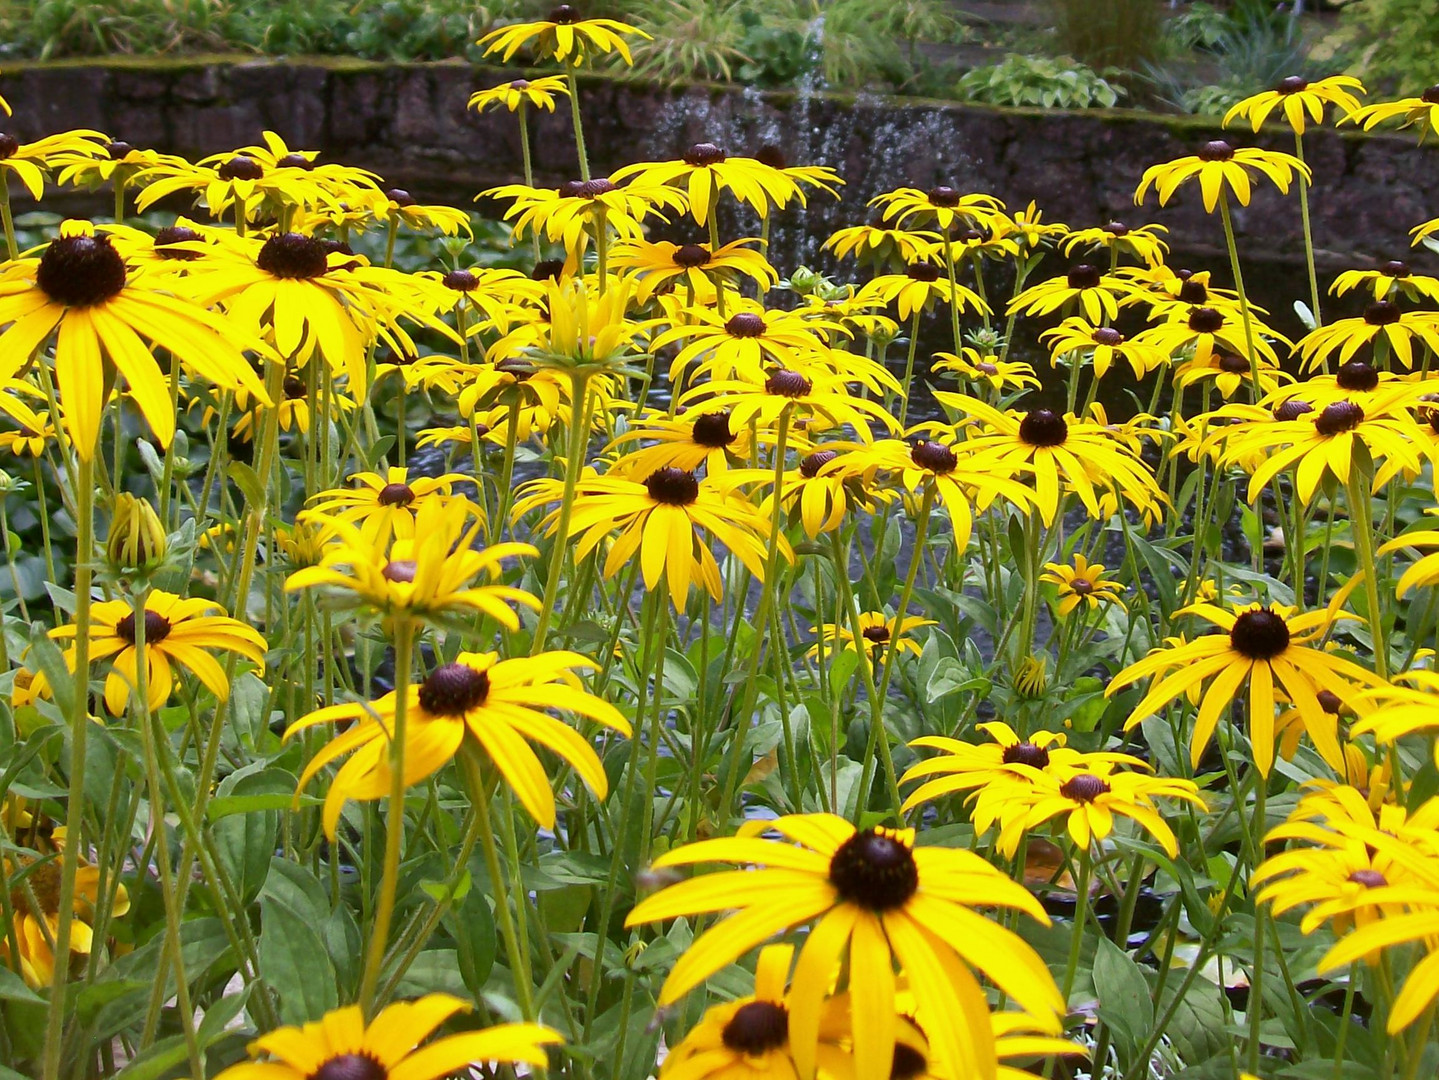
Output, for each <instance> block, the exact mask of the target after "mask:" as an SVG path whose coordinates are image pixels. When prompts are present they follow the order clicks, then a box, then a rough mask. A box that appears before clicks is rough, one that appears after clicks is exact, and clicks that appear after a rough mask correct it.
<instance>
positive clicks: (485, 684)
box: [285, 651, 630, 837]
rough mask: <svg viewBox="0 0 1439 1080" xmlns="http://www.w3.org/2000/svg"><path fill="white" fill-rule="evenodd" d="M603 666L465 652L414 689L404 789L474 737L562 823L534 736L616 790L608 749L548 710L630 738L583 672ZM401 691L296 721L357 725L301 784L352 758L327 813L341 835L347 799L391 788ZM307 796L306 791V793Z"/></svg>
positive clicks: (381, 794) (561, 655)
mask: <svg viewBox="0 0 1439 1080" xmlns="http://www.w3.org/2000/svg"><path fill="white" fill-rule="evenodd" d="M595 666H596V665H595V664H594V662H593V661H591V660H589V659H587V658H586V657H583V656H580V655H579V654H578V653H573V652H564V651H554V652H541V653H538V654H536V655H535V656H525V657H517V658H513V659H509V660H501V659H499V656H498V654H496V653H469V652H462V653H460V654H459V656H458V657H456V658H455V659H454V660H453V661H451V662H450V663H446V664H441V665H439V666H438V667H436V668H435V669H434V671H432V672H430V674H429V675H427V676H426V677H425V678H424V679H423V680H422V681H421V682H419V683H418V684H415V685H412V686H411V687H410V688H409V701H408V705H407V708H406V712H405V739H406V745H405V786H406V787H411V786H413V785H414V784H418V783H419V782H420V781H422V780H424V779H425V778H426V777H428V776H431V775H433V774H434V773H435V772H436V771H438V770H439V769H440V768H441V767H443V766H444V765H447V764H448V763H449V762H450V761H451V760H452V759H453V758H454V756H455V755H456V754H457V753H459V752H460V749H461V745H462V744H463V743H464V742H465V740H466V738H469V739H471V740H473V742H474V744H475V745H476V746H477V747H478V748H479V749H481V750H482V751H483V752H484V754H485V756H486V758H488V759H489V761H490V762H492V763H493V764H494V766H495V768H496V769H498V770H499V772H500V774H501V775H502V776H503V777H504V778H505V781H506V783H508V784H509V785H510V787H511V788H513V789H514V792H515V797H516V798H518V799H519V800H520V802H521V804H522V805H523V806H524V807H525V809H526V810H528V811H529V812H530V814H531V815H532V816H533V817H534V819H535V820H536V821H538V822H539V823H540V824H541V825H542V826H544V827H545V828H547V829H548V828H553V827H554V824H555V798H554V792H553V791H552V790H551V787H550V780H549V776H548V775H547V774H546V772H545V768H544V766H543V765H542V764H541V763H540V759H539V758H538V757H536V756H535V752H534V751H533V750H532V749H531V748H530V747H529V745H528V744H527V743H526V741H525V740H526V739H529V740H532V741H534V742H536V743H538V744H539V745H541V746H543V747H545V748H546V749H548V750H550V751H552V752H553V753H555V754H556V755H558V756H559V757H560V758H561V759H562V760H564V761H565V762H567V763H568V764H569V765H570V766H571V767H572V768H573V769H574V770H575V772H576V773H577V774H578V775H579V776H580V777H581V779H583V780H584V782H585V783H586V784H587V785H588V786H589V787H590V789H591V790H592V791H594V792H595V794H596V795H597V796H598V797H599V798H601V799H603V798H604V797H605V794H606V793H607V792H608V790H609V785H608V782H607V780H606V778H605V771H604V768H603V766H602V765H601V764H600V759H599V755H598V754H596V753H595V751H594V748H593V747H592V746H590V744H589V742H587V741H586V740H585V739H584V738H583V737H582V736H581V735H579V734H578V733H577V732H575V730H574V729H573V728H571V727H570V726H569V725H567V724H564V723H562V722H561V721H559V720H557V719H555V718H554V717H553V716H550V715H549V713H548V712H547V711H546V710H554V711H560V712H570V713H575V714H576V715H578V716H583V717H586V718H588V719H590V720H593V721H595V722H596V723H600V724H603V725H605V726H606V727H609V728H612V729H614V730H615V731H618V732H620V733H622V734H624V735H626V736H628V735H629V734H630V725H629V722H628V721H627V720H625V718H624V717H623V716H622V715H620V712H619V710H617V709H616V708H615V707H614V706H613V705H611V704H609V703H608V702H607V701H605V700H603V699H602V698H598V697H596V696H595V695H593V694H591V693H589V692H588V691H586V690H584V689H583V688H582V687H581V686H580V684H579V680H578V678H577V677H576V676H575V674H574V672H575V671H576V670H582V669H585V668H594V667H595ZM394 716H395V695H394V694H393V693H390V694H386V695H385V696H384V697H382V698H380V699H379V700H378V701H372V702H363V701H356V702H349V703H346V704H343V705H332V706H329V707H328V708H324V709H318V710H316V711H315V712H312V713H310V714H309V715H308V716H302V717H301V718H300V719H298V720H296V721H295V722H294V723H293V724H291V725H290V727H289V729H288V730H287V731H286V732H285V738H287V739H288V738H291V737H293V736H294V735H295V734H296V733H297V732H300V731H304V730H306V729H308V728H312V727H314V726H315V725H317V724H330V723H336V722H341V721H353V723H352V724H351V725H350V726H349V727H347V728H345V730H344V731H342V732H340V733H339V734H338V735H336V736H335V737H334V738H333V739H332V740H331V741H330V742H329V743H328V744H326V745H325V747H324V748H323V749H321V750H320V752H319V753H318V754H316V755H315V756H314V757H313V758H312V759H311V760H310V763H309V764H308V765H307V766H306V767H305V771H304V773H302V774H301V776H300V784H299V789H297V792H298V790H303V789H304V787H305V786H306V785H307V784H308V783H309V782H310V781H311V780H312V779H313V778H314V777H315V775H316V774H317V773H318V772H319V771H320V770H321V769H323V768H324V767H325V766H326V765H328V764H330V763H331V762H332V761H335V760H336V759H337V758H340V757H343V756H344V755H346V754H350V755H352V756H351V757H350V758H349V759H348V760H347V761H346V762H345V764H344V765H342V766H341V767H340V770H339V772H337V773H336V774H335V778H334V780H333V781H332V782H331V784H330V790H329V792H328V793H327V794H326V796H325V808H324V814H323V820H324V826H325V833H326V835H328V836H331V837H333V836H334V835H335V827H336V825H338V823H339V820H340V812H341V811H342V810H343V809H344V805H345V803H346V801H348V800H351V799H356V800H361V801H364V800H374V799H383V798H385V797H386V796H388V795H389V793H390V770H389V760H390V756H389V754H390V742H389V732H390V730H391V728H392V726H393V721H394ZM297 797H298V795H297Z"/></svg>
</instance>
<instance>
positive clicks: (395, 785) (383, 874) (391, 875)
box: [360, 615, 415, 1016]
mask: <svg viewBox="0 0 1439 1080" xmlns="http://www.w3.org/2000/svg"><path fill="white" fill-rule="evenodd" d="M414 636H415V628H414V624H412V623H411V622H410V620H409V618H408V617H407V616H404V615H401V616H399V617H398V618H397V619H396V621H395V719H394V729H393V730H392V731H391V733H390V760H389V767H390V802H389V813H388V814H387V815H386V819H385V855H384V863H383V864H382V868H381V871H380V899H379V903H378V904H377V905H376V906H375V921H374V925H373V926H372V927H371V928H370V944H369V949H368V951H367V952H366V953H365V969H364V972H363V974H362V975H361V977H360V1009H361V1011H363V1012H364V1014H365V1015H366V1016H373V1015H374V1012H375V1007H376V1005H378V1004H379V1003H378V1002H376V1000H375V988H376V987H377V986H378V985H379V980H380V968H381V967H383V966H384V960H385V947H386V946H387V945H388V944H389V940H390V920H391V917H392V916H393V915H394V913H395V893H396V889H397V888H398V886H399V878H400V847H401V844H402V843H403V841H404V837H405V723H406V720H407V715H406V714H407V713H408V712H409V700H410V668H411V660H412V658H413V654H414Z"/></svg>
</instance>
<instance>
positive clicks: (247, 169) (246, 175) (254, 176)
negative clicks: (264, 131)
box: [215, 154, 265, 180]
mask: <svg viewBox="0 0 1439 1080" xmlns="http://www.w3.org/2000/svg"><path fill="white" fill-rule="evenodd" d="M215 172H216V173H217V174H218V175H219V177H220V179H221V180H258V179H260V177H262V176H264V175H265V167H264V166H263V165H261V164H260V163H259V162H258V161H256V160H255V159H254V158H252V157H247V156H246V155H244V154H236V155H235V156H234V157H232V158H231V159H230V160H229V161H227V162H225V163H224V164H222V165H221V166H220V167H219V168H218V169H216V170H215Z"/></svg>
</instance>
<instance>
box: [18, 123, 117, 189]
mask: <svg viewBox="0 0 1439 1080" xmlns="http://www.w3.org/2000/svg"><path fill="white" fill-rule="evenodd" d="M4 112H5V115H6V116H9V115H10V110H9V109H8V108H7V109H5V110H4ZM109 145H110V140H109V138H108V137H106V136H105V135H104V134H103V133H102V132H99V131H92V130H89V129H88V128H80V129H77V130H75V131H62V132H60V133H59V134H57V135H47V136H45V137H44V138H43V139H37V140H36V141H35V142H30V143H22V142H21V141H20V140H19V139H17V138H15V136H14V135H8V134H4V133H0V171H3V172H5V173H6V174H8V175H11V176H14V177H15V178H16V179H18V180H19V181H20V183H22V184H24V185H25V190H26V191H28V192H29V193H30V197H31V198H32V199H34V200H36V201H37V202H38V201H39V200H40V197H41V196H42V195H44V194H45V178H46V176H48V175H49V173H50V171H51V170H52V169H55V168H61V167H63V166H66V165H72V164H75V163H76V162H78V161H81V160H89V159H91V158H102V157H109V154H108V153H107V151H106V147H107V146H109Z"/></svg>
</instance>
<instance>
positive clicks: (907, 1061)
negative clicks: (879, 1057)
mask: <svg viewBox="0 0 1439 1080" xmlns="http://www.w3.org/2000/svg"><path fill="white" fill-rule="evenodd" d="M928 1071H929V1062H927V1061H925V1060H924V1055H923V1054H921V1053H920V1052H919V1051H918V1050H916V1049H915V1048H914V1047H912V1046H910V1045H909V1044H908V1043H902V1042H897V1043H895V1044H894V1058H893V1059H892V1061H891V1062H890V1066H889V1080H915V1077H917V1076H923V1075H924V1074H925V1073H926V1072H928Z"/></svg>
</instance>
